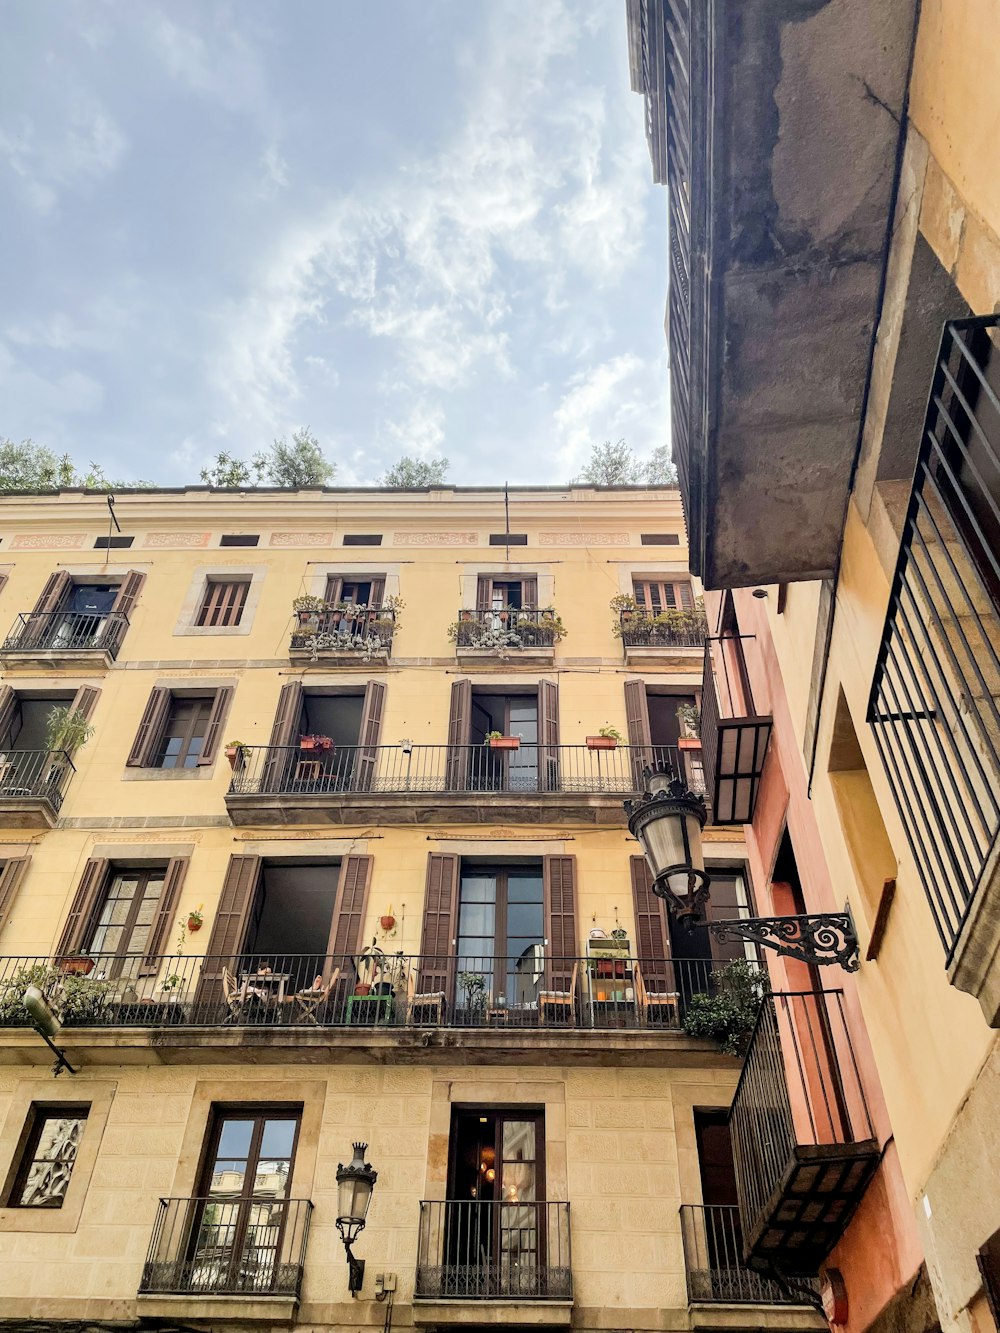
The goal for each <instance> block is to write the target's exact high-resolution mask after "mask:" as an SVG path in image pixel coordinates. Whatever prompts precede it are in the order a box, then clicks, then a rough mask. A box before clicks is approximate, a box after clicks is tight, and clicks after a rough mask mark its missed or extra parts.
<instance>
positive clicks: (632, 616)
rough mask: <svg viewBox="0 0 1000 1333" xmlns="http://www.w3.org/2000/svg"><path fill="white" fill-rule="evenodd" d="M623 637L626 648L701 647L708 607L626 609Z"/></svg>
mask: <svg viewBox="0 0 1000 1333" xmlns="http://www.w3.org/2000/svg"><path fill="white" fill-rule="evenodd" d="M620 616H621V621H620V623H621V637H622V643H623V644H624V646H625V647H626V648H701V647H702V646H703V645H704V642H705V635H706V634H707V633H708V627H707V624H706V622H705V613H704V611H695V610H691V611H683V610H677V611H675V610H670V609H667V610H663V611H647V610H645V609H643V608H641V607H640V609H639V610H638V611H622V612H621V613H620Z"/></svg>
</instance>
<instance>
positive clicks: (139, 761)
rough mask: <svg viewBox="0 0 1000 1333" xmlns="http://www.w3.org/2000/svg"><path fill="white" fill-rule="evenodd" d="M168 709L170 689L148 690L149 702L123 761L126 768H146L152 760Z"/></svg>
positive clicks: (157, 687) (158, 687) (157, 688)
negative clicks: (130, 747) (126, 757)
mask: <svg viewBox="0 0 1000 1333" xmlns="http://www.w3.org/2000/svg"><path fill="white" fill-rule="evenodd" d="M169 711H170V691H169V690H165V689H162V688H160V686H156V687H155V688H154V689H153V690H151V691H150V695H149V702H148V703H147V704H146V709H145V712H144V713H143V715H142V719H141V721H140V722H139V730H138V731H137V732H136V733H135V740H134V741H133V742H132V749H131V752H130V753H129V757H128V759H126V761H125V763H126V766H127V767H128V768H148V767H149V765H150V764H151V763H152V761H153V752H154V750H155V749H156V744H157V741H158V740H159V738H160V734H161V732H162V731H163V726H164V724H165V722H166V720H167V713H168V712H169Z"/></svg>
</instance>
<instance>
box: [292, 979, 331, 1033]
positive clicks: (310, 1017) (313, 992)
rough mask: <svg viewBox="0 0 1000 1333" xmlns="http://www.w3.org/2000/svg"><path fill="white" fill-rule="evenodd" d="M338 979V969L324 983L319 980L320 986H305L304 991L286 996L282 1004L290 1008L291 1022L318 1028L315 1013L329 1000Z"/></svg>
mask: <svg viewBox="0 0 1000 1333" xmlns="http://www.w3.org/2000/svg"><path fill="white" fill-rule="evenodd" d="M339 977H340V968H339V967H338V968H337V969H336V970H335V971H334V972H333V974H332V975H331V976H330V977H329V978H328V979H327V980H326V981H323V980H322V978H320V985H318V986H316V985H313V986H307V987H305V989H304V990H300V991H295V993H294V994H292V995H289V996H287V997H286V999H285V1001H284V1003H285V1004H290V1005H291V1006H292V1022H293V1023H294V1022H296V1021H297V1020H299V1019H301V1020H304V1021H306V1022H309V1023H315V1025H316V1026H317V1027H319V1026H320V1021H319V1019H318V1018H317V1017H316V1013H317V1011H318V1010H319V1009H321V1008H322V1007H323V1005H324V1004H326V1002H327V1000H328V999H329V998H330V992H331V991H332V990H333V988H334V986H336V984H337V981H338V979H339Z"/></svg>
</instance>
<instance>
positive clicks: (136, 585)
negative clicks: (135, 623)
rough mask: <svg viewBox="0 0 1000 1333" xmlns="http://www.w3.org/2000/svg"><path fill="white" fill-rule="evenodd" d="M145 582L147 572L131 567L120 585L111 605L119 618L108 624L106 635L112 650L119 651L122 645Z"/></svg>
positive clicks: (113, 612)
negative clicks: (129, 620) (133, 609)
mask: <svg viewBox="0 0 1000 1333" xmlns="http://www.w3.org/2000/svg"><path fill="white" fill-rule="evenodd" d="M145 582H146V575H145V574H142V573H140V572H139V570H137V569H130V570H129V571H128V573H127V574H126V575H125V577H124V578H123V579H122V581H121V583H120V584H119V585H118V594H117V596H116V597H115V600H114V604H113V605H112V607H111V611H112V614H116V613H117V615H118V618H116V619H115V620H114V621H112V623H111V624H110V625H109V626H108V629H107V633H106V635H105V639H106V642H107V646H108V647H109V648H110V649H111V651H112V652H117V651H118V649H119V648H120V647H121V643H122V640H123V639H124V637H125V631H126V630H127V629H128V618H129V616H130V615H131V614H132V608H133V607H134V606H135V603H136V598H137V597H138V596H139V593H140V592H141V591H142V585H143V584H144V583H145Z"/></svg>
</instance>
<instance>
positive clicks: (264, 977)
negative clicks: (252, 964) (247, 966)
mask: <svg viewBox="0 0 1000 1333" xmlns="http://www.w3.org/2000/svg"><path fill="white" fill-rule="evenodd" d="M291 978H292V974H291V973H290V972H241V973H240V1003H241V1004H246V1002H247V1001H248V1000H249V999H250V998H251V997H255V998H256V999H258V1000H260V1001H261V1003H262V1004H266V1005H272V1004H284V1001H285V987H286V986H287V985H288V983H289V981H290V980H291ZM262 990H263V992H264V993H263V994H261V991H262Z"/></svg>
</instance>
